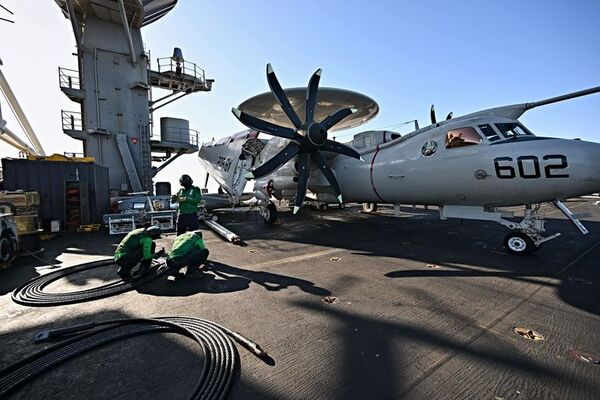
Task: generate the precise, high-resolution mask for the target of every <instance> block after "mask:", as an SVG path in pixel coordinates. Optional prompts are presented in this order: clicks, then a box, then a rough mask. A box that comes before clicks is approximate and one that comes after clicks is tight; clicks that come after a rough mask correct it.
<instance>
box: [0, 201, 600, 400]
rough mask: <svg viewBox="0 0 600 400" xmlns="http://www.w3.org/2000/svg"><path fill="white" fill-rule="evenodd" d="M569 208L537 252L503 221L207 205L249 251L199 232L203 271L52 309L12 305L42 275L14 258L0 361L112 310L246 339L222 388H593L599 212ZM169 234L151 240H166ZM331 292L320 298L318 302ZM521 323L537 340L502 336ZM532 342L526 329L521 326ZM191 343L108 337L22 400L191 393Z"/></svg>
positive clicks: (63, 255)
mask: <svg viewBox="0 0 600 400" xmlns="http://www.w3.org/2000/svg"><path fill="white" fill-rule="evenodd" d="M595 201H596V200H593V199H586V200H577V201H571V202H568V203H566V204H567V205H568V206H569V207H570V208H571V209H572V210H573V211H574V212H575V213H588V214H589V216H587V217H584V218H583V221H584V223H585V224H586V226H587V227H588V229H589V230H590V234H589V235H587V236H582V235H581V234H580V233H579V231H578V230H577V229H576V228H575V226H574V225H572V224H571V223H570V222H568V221H566V220H565V218H564V217H563V216H562V214H561V213H560V212H555V211H554V210H553V209H552V208H550V207H548V208H547V211H548V212H549V214H548V220H547V221H548V223H547V228H548V231H549V232H550V233H553V232H555V231H561V232H562V233H563V236H562V237H560V238H558V239H556V240H553V241H551V242H548V243H545V244H544V247H543V249H541V250H540V251H539V252H538V253H536V254H535V255H533V256H531V257H517V256H510V255H508V254H506V253H505V252H504V249H503V247H502V240H503V238H504V236H505V235H506V233H507V232H508V231H507V230H506V229H505V228H503V227H501V226H499V225H496V224H493V223H485V222H475V221H460V220H447V221H441V220H439V218H438V216H437V211H435V210H425V209H423V208H420V207H419V208H415V209H413V208H411V207H403V209H402V211H403V213H402V215H401V216H400V217H399V218H395V217H393V210H392V209H391V208H383V209H380V212H379V213H378V214H377V215H367V214H363V213H361V212H360V211H359V210H360V209H359V208H358V207H350V208H346V209H344V210H338V209H337V208H332V209H330V210H329V211H326V212H319V211H313V210H310V209H307V208H305V209H304V210H302V212H301V213H300V214H299V215H298V216H293V215H292V214H291V212H289V211H286V210H287V209H284V210H283V212H282V213H281V225H279V226H275V227H272V226H267V225H265V224H263V222H262V219H261V217H260V216H258V215H257V214H256V213H252V212H251V213H247V212H246V210H236V211H234V212H219V213H218V214H219V217H220V222H222V223H223V224H224V225H226V226H227V227H228V228H230V229H231V230H233V231H234V232H236V233H237V234H239V235H240V236H241V237H242V238H243V239H244V240H245V241H246V242H247V243H248V244H249V246H248V247H244V248H241V247H236V246H233V245H231V244H229V243H226V242H224V241H222V240H221V239H219V238H218V237H216V236H215V235H214V234H213V233H212V232H209V231H206V233H205V240H206V243H207V246H208V247H209V249H210V252H211V255H210V259H211V260H212V261H213V272H209V273H208V276H207V277H206V278H204V279H203V280H200V281H186V280H183V281H171V280H168V279H166V278H164V279H163V278H161V279H159V280H156V281H153V282H152V283H150V284H148V285H146V286H144V287H142V288H140V289H138V290H137V291H132V292H128V293H125V294H122V295H118V296H115V297H111V298H107V299H103V300H98V301H93V302H88V303H82V304H76V305H68V306H62V307H51V308H29V307H23V306H19V305H17V304H14V303H13V302H12V301H11V299H10V293H11V291H12V290H13V289H14V288H15V287H17V286H18V285H19V284H20V283H22V282H23V281H25V280H27V279H30V278H32V277H34V276H37V275H38V273H44V272H45V270H43V269H39V270H38V271H36V269H35V268H34V267H35V266H42V265H43V264H44V263H43V262H41V261H37V260H31V259H25V258H23V259H20V260H18V262H17V263H16V264H15V265H14V266H13V267H12V268H10V269H8V270H3V271H0V334H1V339H0V355H1V356H0V363H1V364H0V367H4V366H6V365H8V364H10V363H12V362H15V361H17V360H19V359H21V358H23V357H25V356H26V355H28V354H31V353H32V352H35V351H37V350H39V349H40V348H41V347H40V346H44V345H40V344H34V343H33V342H32V341H31V337H32V335H33V334H34V333H36V332H38V331H39V330H41V329H46V328H49V327H63V326H68V325H73V324H77V323H82V322H87V321H90V320H105V319H110V318H119V317H155V316H167V315H189V316H195V317H201V318H206V319H209V320H212V321H215V322H218V323H221V324H223V325H225V326H227V327H229V328H232V329H234V330H236V331H239V332H241V333H243V334H245V335H247V336H248V337H250V338H252V339H254V340H256V341H257V342H258V343H260V345H261V346H262V347H263V348H264V349H265V350H266V351H268V352H269V354H270V355H271V356H272V357H273V359H275V362H276V365H275V366H269V365H266V364H264V363H263V362H261V361H260V360H258V359H257V358H255V357H254V356H252V355H250V354H249V353H248V352H246V351H245V350H243V349H240V355H241V375H240V377H239V380H238V381H237V382H236V384H235V386H234V389H233V391H232V393H231V398H233V399H397V398H408V399H464V398H473V399H542V398H543V399H552V398H556V399H594V398H597V396H598V393H600V375H599V371H600V366H598V365H594V364H592V363H586V362H584V361H582V360H581V359H578V358H576V357H575V356H574V355H573V354H574V353H573V352H572V350H578V351H582V352H587V353H590V354H591V355H592V356H595V357H596V358H598V357H600V354H599V353H600V347H599V343H600V316H599V314H600V272H599V267H600V266H599V265H598V260H599V259H600V209H599V208H598V207H597V206H596V205H594V202H595ZM118 240H119V237H114V236H113V237H111V236H108V235H107V234H105V233H102V232H101V233H90V234H64V235H62V236H61V237H59V238H57V239H54V240H52V241H49V242H44V247H45V248H46V251H45V253H44V254H43V255H42V257H44V258H46V259H48V261H51V262H58V263H60V265H61V266H70V265H74V264H77V263H81V262H85V261H92V260H96V259H99V258H103V257H107V256H111V255H112V253H113V252H114V248H115V245H116V243H117V242H118ZM172 241H173V236H167V237H166V238H165V239H162V240H161V241H160V243H159V246H161V245H164V246H165V247H167V248H169V246H170V244H171V243H172ZM116 277H117V276H116V273H115V272H114V271H112V270H110V269H105V270H101V271H95V272H93V273H89V274H81V275H79V276H72V277H69V278H68V279H64V280H62V281H59V282H56V283H53V284H51V285H50V287H48V290H49V291H59V292H63V291H68V290H80V289H82V288H85V287H91V286H93V285H97V284H99V283H101V282H105V281H107V280H112V279H116ZM324 298H328V300H329V302H325V301H324V300H323V299H324ZM515 327H523V328H526V330H525V332H527V331H528V330H532V331H535V332H538V333H540V334H541V335H543V337H544V340H539V341H534V340H527V339H525V338H524V336H521V335H518V334H517V333H515V332H514V331H513V328H515ZM526 336H527V335H526ZM201 365H202V354H199V353H198V352H197V350H196V347H195V346H194V345H193V344H192V342H191V341H189V342H188V339H181V338H180V337H178V336H175V335H172V334H156V335H146V336H143V337H136V338H133V339H130V340H127V341H122V342H119V343H115V344H111V345H109V346H106V347H104V348H102V349H98V350H95V351H93V352H91V353H89V354H86V355H84V356H81V357H78V358H77V359H75V360H73V361H70V362H69V363H67V364H65V365H62V366H59V367H56V368H55V369H53V370H52V371H51V372H49V373H47V374H45V375H43V376H42V377H40V378H38V379H36V380H35V381H34V382H33V383H31V384H30V385H28V386H27V387H26V388H24V389H22V390H20V391H18V392H16V393H15V394H14V396H13V397H14V398H16V399H41V398H61V399H81V398H87V399H100V398H114V399H130V398H155V399H162V398H164V399H185V398H187V396H188V395H189V393H190V391H191V389H192V387H193V384H194V376H195V371H197V369H198V368H199V367H201Z"/></svg>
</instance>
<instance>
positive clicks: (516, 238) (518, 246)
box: [504, 232, 536, 256]
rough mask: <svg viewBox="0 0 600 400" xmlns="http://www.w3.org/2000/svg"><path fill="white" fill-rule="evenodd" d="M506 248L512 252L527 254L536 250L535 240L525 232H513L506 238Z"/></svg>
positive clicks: (521, 254)
mask: <svg viewBox="0 0 600 400" xmlns="http://www.w3.org/2000/svg"><path fill="white" fill-rule="evenodd" d="M504 248H505V249H506V251H507V252H508V253H510V254H514V255H518V256H527V255H530V254H531V253H533V252H534V251H536V245H535V244H534V243H533V240H532V239H531V238H530V237H529V236H527V235H526V234H524V233H523V232H511V233H509V234H508V235H506V237H505V238H504Z"/></svg>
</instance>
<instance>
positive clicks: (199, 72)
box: [156, 57, 205, 82]
mask: <svg viewBox="0 0 600 400" xmlns="http://www.w3.org/2000/svg"><path fill="white" fill-rule="evenodd" d="M156 62H157V63H158V72H160V73H164V72H173V73H175V75H190V76H193V77H194V78H196V79H198V80H200V81H202V82H205V76H204V70H203V69H202V68H200V67H198V66H197V65H196V64H195V63H190V62H186V61H181V62H175V61H173V59H172V58H171V57H165V58H158V59H157V60H156Z"/></svg>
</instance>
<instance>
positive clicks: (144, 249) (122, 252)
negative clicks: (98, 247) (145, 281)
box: [115, 226, 165, 279]
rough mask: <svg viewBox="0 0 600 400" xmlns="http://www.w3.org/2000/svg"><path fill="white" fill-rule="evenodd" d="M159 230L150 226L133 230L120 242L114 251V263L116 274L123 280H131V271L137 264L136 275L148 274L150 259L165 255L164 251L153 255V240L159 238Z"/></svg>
mask: <svg viewBox="0 0 600 400" xmlns="http://www.w3.org/2000/svg"><path fill="white" fill-rule="evenodd" d="M160 234H161V232H160V228H159V227H158V226H151V227H149V228H138V229H134V230H132V231H131V232H129V233H128V234H127V236H125V237H124V238H123V240H121V243H119V245H118V246H117V250H116V251H115V262H116V263H117V265H118V266H119V269H118V270H117V273H118V274H119V275H120V276H121V278H123V279H129V278H131V270H132V269H133V268H134V267H135V266H136V265H137V264H138V263H139V264H140V267H139V269H138V274H140V275H144V274H147V273H149V272H150V265H151V264H152V259H154V258H158V257H160V256H162V255H163V254H164V253H165V250H164V249H161V250H160V251H159V252H157V253H155V252H154V250H155V249H156V243H154V240H155V239H158V238H160Z"/></svg>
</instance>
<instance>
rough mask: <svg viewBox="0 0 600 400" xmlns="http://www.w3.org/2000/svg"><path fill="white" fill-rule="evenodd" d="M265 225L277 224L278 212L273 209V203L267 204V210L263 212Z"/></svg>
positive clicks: (275, 208)
mask: <svg viewBox="0 0 600 400" xmlns="http://www.w3.org/2000/svg"><path fill="white" fill-rule="evenodd" d="M264 218H265V224H270V225H272V224H274V223H275V222H277V219H278V218H279V212H278V211H277V207H275V204H273V203H269V204H268V205H267V210H266V212H265V217H264Z"/></svg>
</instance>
